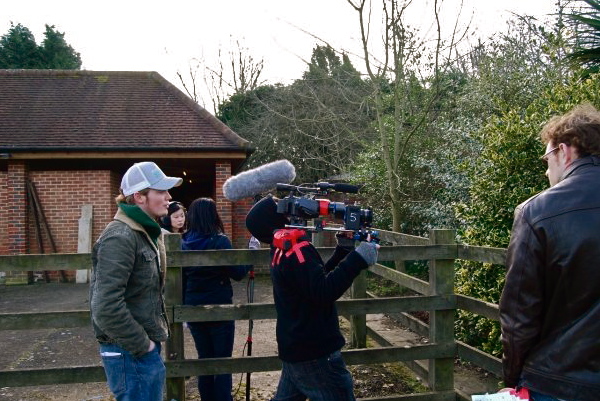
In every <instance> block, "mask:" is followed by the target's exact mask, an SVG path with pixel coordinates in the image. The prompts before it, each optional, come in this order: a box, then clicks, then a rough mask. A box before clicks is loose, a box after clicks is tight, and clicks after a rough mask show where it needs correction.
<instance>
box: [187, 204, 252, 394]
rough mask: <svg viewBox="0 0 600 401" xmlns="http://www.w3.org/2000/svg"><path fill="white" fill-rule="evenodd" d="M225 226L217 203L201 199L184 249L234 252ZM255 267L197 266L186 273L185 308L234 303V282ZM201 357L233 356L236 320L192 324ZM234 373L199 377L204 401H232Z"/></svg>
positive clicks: (194, 209) (195, 206)
mask: <svg viewBox="0 0 600 401" xmlns="http://www.w3.org/2000/svg"><path fill="white" fill-rule="evenodd" d="M223 232H224V229H223V223H222V221H221V218H220V217H219V214H218V212H217V207H216V204H215V201H214V200H212V199H210V198H198V199H196V200H194V201H193V202H192V204H191V205H190V208H189V210H188V231H187V232H186V233H185V234H184V235H183V242H182V249H183V250H193V251H202V250H207V249H231V248H232V246H231V241H230V240H229V238H227V236H226V235H225V234H223ZM250 267H251V266H246V265H244V266H194V267H186V268H185V269H184V270H183V286H184V287H183V288H184V295H183V296H184V304H185V305H214V304H231V303H232V302H233V301H232V298H233V289H232V287H231V281H230V279H234V280H236V281H239V280H241V279H243V278H244V277H245V276H246V274H247V273H248V271H249V270H250ZM188 327H189V328H190V331H191V333H192V337H193V338H194V343H195V345H196V350H197V351H198V358H200V359H203V358H224V357H231V354H232V351H233V339H234V330H235V325H234V321H233V320H232V321H220V322H189V323H188ZM231 387H232V379H231V374H224V375H209V376H199V377H198V390H199V392H200V397H201V399H202V401H228V400H229V401H232V399H233V398H232V396H231Z"/></svg>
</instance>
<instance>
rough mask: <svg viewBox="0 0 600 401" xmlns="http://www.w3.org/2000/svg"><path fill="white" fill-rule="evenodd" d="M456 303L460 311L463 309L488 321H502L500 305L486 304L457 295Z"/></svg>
mask: <svg viewBox="0 0 600 401" xmlns="http://www.w3.org/2000/svg"><path fill="white" fill-rule="evenodd" d="M456 303H457V307H458V309H463V310H466V311H468V312H473V313H476V314H478V315H481V316H485V317H487V318H488V319H492V320H496V321H499V320H500V309H499V306H498V304H494V303H491V302H485V301H482V300H480V299H477V298H472V297H468V296H466V295H460V294H457V295H456Z"/></svg>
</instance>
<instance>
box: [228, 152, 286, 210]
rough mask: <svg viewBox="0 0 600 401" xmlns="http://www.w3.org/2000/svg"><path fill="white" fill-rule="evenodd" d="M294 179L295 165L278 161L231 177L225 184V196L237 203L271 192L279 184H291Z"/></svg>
mask: <svg viewBox="0 0 600 401" xmlns="http://www.w3.org/2000/svg"><path fill="white" fill-rule="evenodd" d="M294 178H296V169H295V168H294V165H293V164H292V163H290V162H289V161H288V160H285V159H283V160H277V161H275V162H272V163H267V164H263V165H262V166H259V167H256V168H253V169H251V170H248V171H244V172H242V173H240V174H238V175H234V176H232V177H229V178H228V179H227V180H226V181H225V184H223V195H224V196H225V198H227V199H228V200H230V201H233V202H235V201H238V200H240V199H244V198H248V197H253V196H255V195H257V194H260V193H263V192H267V191H270V190H271V189H273V188H275V187H276V186H277V184H279V183H284V184H289V183H290V182H292V181H294Z"/></svg>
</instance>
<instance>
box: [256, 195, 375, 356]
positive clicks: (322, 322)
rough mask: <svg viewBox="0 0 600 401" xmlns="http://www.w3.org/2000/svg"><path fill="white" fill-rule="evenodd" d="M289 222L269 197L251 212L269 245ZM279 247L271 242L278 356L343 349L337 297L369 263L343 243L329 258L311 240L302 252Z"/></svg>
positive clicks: (257, 227)
mask: <svg viewBox="0 0 600 401" xmlns="http://www.w3.org/2000/svg"><path fill="white" fill-rule="evenodd" d="M286 222H287V219H286V218H285V217H284V216H283V215H281V214H278V213H277V206H276V204H275V201H274V200H273V199H272V198H270V197H266V198H263V199H262V200H261V201H259V202H258V203H257V204H256V205H254V207H253V208H252V209H251V210H250V212H249V213H248V216H247V217H246V227H247V228H248V230H249V231H250V233H251V234H252V235H253V236H254V237H255V238H257V239H259V240H260V241H261V242H266V243H269V244H272V242H273V232H274V231H275V230H277V229H281V228H283V227H284V226H285V224H286ZM276 250H277V249H276V248H275V247H274V246H273V245H271V257H272V258H273V260H274V263H273V264H272V265H271V280H272V282H273V296H274V300H275V308H276V309H277V346H278V350H279V357H280V358H281V360H283V361H286V362H301V361H309V360H313V359H317V358H321V357H324V356H326V355H329V354H330V353H332V352H334V351H337V350H339V349H341V348H342V347H343V346H344V343H345V340H344V337H343V336H342V334H341V332H340V327H339V319H338V314H337V309H336V307H335V301H336V300H337V299H338V298H340V297H341V296H342V295H343V294H344V292H345V291H346V290H347V289H348V288H349V287H350V286H351V285H352V281H353V280H354V279H355V278H356V276H358V274H359V273H360V271H361V270H363V269H366V268H367V267H368V266H367V263H366V262H365V260H364V259H363V258H362V257H361V256H360V255H359V254H358V253H357V252H356V251H352V252H349V251H348V250H345V249H344V248H342V247H339V246H338V247H336V249H335V251H334V253H333V255H332V256H331V258H330V259H329V260H328V261H327V263H323V260H322V259H321V256H320V255H319V253H318V252H317V250H316V248H315V247H314V246H313V245H312V244H310V243H307V244H306V245H304V246H302V247H299V248H298V252H299V253H296V252H291V253H288V252H284V253H283V254H282V255H281V256H276V255H275V254H276ZM300 255H301V256H300ZM300 259H302V260H300Z"/></svg>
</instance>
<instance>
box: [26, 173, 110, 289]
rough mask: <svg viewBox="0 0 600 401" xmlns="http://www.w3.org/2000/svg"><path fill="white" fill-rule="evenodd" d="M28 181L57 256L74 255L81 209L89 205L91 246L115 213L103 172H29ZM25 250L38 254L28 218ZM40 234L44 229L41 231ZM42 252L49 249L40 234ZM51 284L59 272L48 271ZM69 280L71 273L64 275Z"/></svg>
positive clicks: (57, 277)
mask: <svg viewBox="0 0 600 401" xmlns="http://www.w3.org/2000/svg"><path fill="white" fill-rule="evenodd" d="M30 180H31V181H32V182H33V183H34V185H35V187H36V190H37V193H38V198H39V201H40V203H41V205H42V207H43V211H44V215H45V217H46V220H47V222H48V226H49V229H50V232H51V234H52V237H53V239H54V243H55V245H56V252H58V253H76V252H77V236H78V231H79V218H80V217H81V207H82V206H83V205H86V204H91V205H92V206H93V223H92V244H93V243H94V242H95V240H96V238H98V236H99V235H100V233H101V232H102V230H103V229H104V227H105V226H106V225H107V224H108V223H109V222H110V221H111V220H112V217H113V216H114V213H115V211H116V205H115V202H114V197H115V196H116V190H115V186H116V187H117V188H118V184H115V182H116V181H118V180H116V178H115V177H114V174H112V173H111V172H110V171H107V170H98V171H94V170H81V171H32V172H31V173H30ZM30 221H31V223H30V224H29V249H30V252H31V253H39V252H40V247H39V245H38V241H37V238H36V235H35V229H36V228H35V227H36V225H35V222H34V221H33V219H30ZM42 232H44V230H42ZM43 247H44V251H45V253H51V252H52V247H51V243H50V240H49V238H48V236H47V235H45V232H44V235H43ZM48 273H49V278H50V280H51V281H58V280H59V279H60V278H61V277H60V275H59V272H48ZM65 273H66V276H67V278H68V279H69V281H73V280H74V276H75V271H68V272H65Z"/></svg>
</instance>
